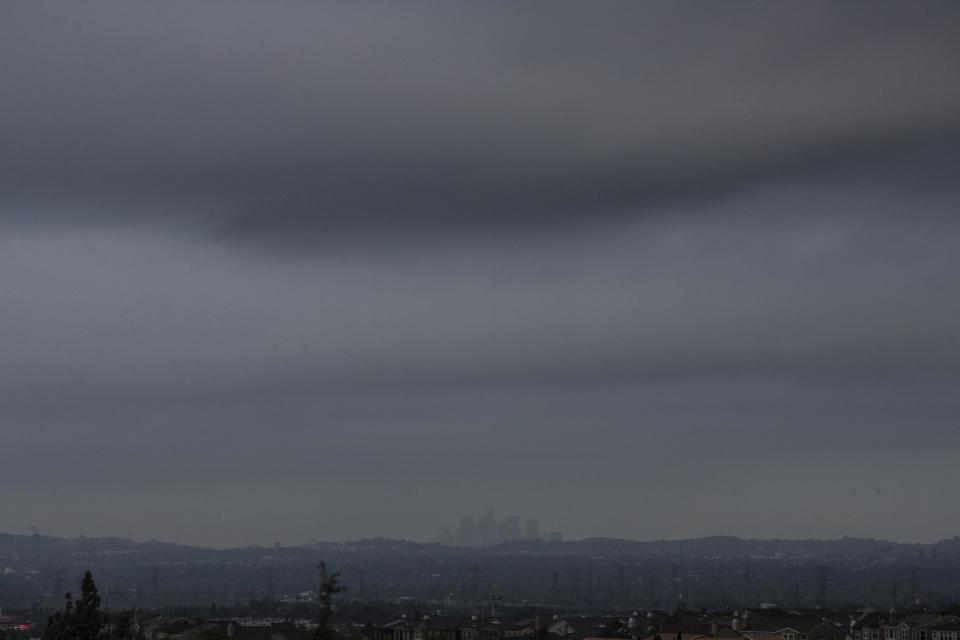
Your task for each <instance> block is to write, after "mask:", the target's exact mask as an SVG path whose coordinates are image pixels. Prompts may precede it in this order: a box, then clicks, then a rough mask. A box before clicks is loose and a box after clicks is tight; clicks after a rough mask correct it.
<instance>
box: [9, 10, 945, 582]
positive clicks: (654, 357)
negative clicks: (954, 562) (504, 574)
mask: <svg viewBox="0 0 960 640" xmlns="http://www.w3.org/2000/svg"><path fill="white" fill-rule="evenodd" d="M94 5H95V6H96V8H95V9H94V8H93V6H91V5H88V4H86V3H82V4H81V3H71V2H8V3H3V4H2V5H0V331H2V337H0V450H2V452H3V456H2V463H0V531H6V532H12V533H30V532H32V531H34V530H36V531H39V532H41V533H43V534H51V535H62V536H78V535H86V536H103V535H111V536H129V537H131V538H132V539H135V540H150V539H157V540H164V541H174V542H183V543H189V544H199V545H206V546H211V547H217V548H225V547H233V546H242V545H250V544H263V545H271V544H273V543H274V542H279V543H282V544H284V545H291V544H302V543H304V542H306V541H310V540H333V541H336V540H348V539H359V538H371V537H379V536H384V537H391V538H401V539H408V540H415V541H434V540H436V539H437V536H438V531H441V530H442V529H444V528H448V529H450V530H451V533H450V535H454V533H453V532H454V531H455V530H456V527H457V526H458V523H460V522H461V518H462V516H463V515H464V514H481V513H482V512H483V510H484V509H485V508H486V506H487V505H488V504H489V505H493V506H495V508H496V513H497V517H498V519H499V518H502V517H506V516H516V517H518V518H522V520H521V522H522V523H524V525H525V523H526V521H527V520H528V519H536V520H538V521H539V523H540V525H539V526H540V530H542V531H544V532H547V531H556V532H562V534H563V537H564V538H565V539H581V538H589V537H593V536H605V537H613V538H626V539H634V540H657V539H661V538H665V539H677V538H693V537H699V536H706V535H736V536H741V537H744V538H788V539H803V538H840V537H842V536H844V535H849V536H862V537H868V538H878V539H885V540H893V541H898V542H924V543H932V542H936V541H938V540H941V539H947V538H951V537H953V536H955V535H956V534H957V533H958V532H960V510H958V509H956V508H955V502H956V497H955V493H956V487H957V486H960V464H958V462H960V455H958V454H960V451H958V448H960V419H958V416H960V411H958V410H960V394H958V393H957V388H958V383H960V322H958V321H957V319H958V317H960V278H958V275H957V274H958V273H960V218H958V216H957V212H958V205H960V81H958V77H957V69H958V62H960V37H958V36H960V4H957V3H951V2H919V3H913V2H909V3H908V2H870V3H867V2H843V3H829V2H803V3H755V2H754V3H748V2H725V3H709V4H698V3H686V2H676V3H675V2H669V3H668V2H645V3H592V2H590V3H587V2H583V3H566V2H560V3H550V4H541V3H498V2H484V3H472V4H466V3H465V4H460V3H456V4H454V3H437V4H426V3H370V4H368V3H363V4H361V3H305V2H304V3H299V2H290V3H278V4H270V3H253V2H230V3H219V2H178V1H174V2H162V3H130V2H96V3H94ZM510 526H511V527H513V526H514V525H513V524H511V525H510ZM511 530H512V529H511ZM464 539H465V538H464ZM450 540H455V538H450ZM904 553H905V555H906V552H904ZM611 575H613V574H611ZM785 588H786V587H785Z"/></svg>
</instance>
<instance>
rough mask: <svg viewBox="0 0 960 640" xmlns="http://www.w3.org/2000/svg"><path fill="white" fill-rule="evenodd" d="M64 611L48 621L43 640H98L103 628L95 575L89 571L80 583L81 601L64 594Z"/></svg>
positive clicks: (58, 612)
mask: <svg viewBox="0 0 960 640" xmlns="http://www.w3.org/2000/svg"><path fill="white" fill-rule="evenodd" d="M64 601H65V602H64V606H63V611H57V612H56V613H55V614H54V615H53V616H51V617H50V619H49V620H48V621H47V629H46V631H44V633H43V640H96V638H97V636H98V635H100V628H101V627H102V626H103V614H102V613H101V612H100V593H99V592H98V591H97V584H96V582H94V580H93V575H92V574H91V573H90V572H89V571H87V572H85V573H84V574H83V582H81V583H80V599H79V600H77V601H76V602H74V601H73V595H72V594H70V593H66V594H64Z"/></svg>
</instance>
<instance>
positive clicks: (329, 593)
mask: <svg viewBox="0 0 960 640" xmlns="http://www.w3.org/2000/svg"><path fill="white" fill-rule="evenodd" d="M317 568H318V569H319V570H320V590H319V592H318V596H319V600H320V620H319V624H318V625H317V632H316V633H314V634H313V638H314V640H333V636H332V634H331V633H330V609H331V604H332V603H333V596H334V595H335V594H337V593H340V592H341V591H343V587H341V586H340V585H339V580H340V573H339V572H337V573H333V574H328V573H327V563H326V562H321V563H320V566H319V567H317Z"/></svg>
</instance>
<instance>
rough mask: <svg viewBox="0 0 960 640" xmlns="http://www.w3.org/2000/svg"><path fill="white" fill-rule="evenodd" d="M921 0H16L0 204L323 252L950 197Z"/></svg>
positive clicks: (930, 31)
mask: <svg viewBox="0 0 960 640" xmlns="http://www.w3.org/2000/svg"><path fill="white" fill-rule="evenodd" d="M923 7H924V9H923V10H917V9H916V8H915V7H912V6H907V5H903V4H899V5H898V4H882V5H881V4H871V5H869V6H866V5H854V4H844V5H836V4H827V3H823V4H820V3H806V4H804V5H802V6H789V5H775V6H774V5H764V6H757V5H755V4H727V5H724V6H723V7H722V8H720V7H716V8H710V9H704V8H702V7H694V6H692V5H659V6H650V5H644V6H639V5H632V4H621V5H609V6H607V7H605V8H604V9H603V10H602V11H600V10H596V9H588V8H586V7H583V6H577V5H567V6H565V7H562V8H557V7H553V8H552V9H551V10H550V11H549V12H547V13H544V12H543V11H533V10H531V9H530V8H524V7H516V6H515V5H510V4H485V5H483V6H475V7H473V8H470V7H464V6H460V7H451V6H446V7H427V6H423V5H417V6H414V7H408V8H404V9H398V8H397V7H396V6H395V5H383V6H379V7H376V6H371V5H366V6H361V7H358V6H356V5H327V6H325V7H318V6H315V5H299V4H290V5H285V6H284V8H283V9H278V8H275V7H273V8H270V9H267V8H266V7H263V6H258V5H254V4H249V5H232V6H231V7H230V10H229V12H225V11H224V8H223V7H222V6H217V5H214V4H205V5H201V6H197V5H194V4H176V3H175V4H172V5H170V4H167V5H164V6H163V7H159V6H157V7H136V8H132V7H129V6H125V5H110V9H109V10H105V11H102V12H90V11H85V10H81V9H79V8H77V7H74V6H70V5H63V4H43V3H40V4H36V5H29V6H24V5H20V6H8V7H6V8H5V9H4V14H5V15H4V16H3V18H4V19H3V24H4V25H5V26H4V27H2V28H3V30H4V37H3V39H2V44H0V47H2V53H3V55H2V56H0V59H2V61H3V62H0V64H2V65H3V69H2V72H3V76H4V78H5V81H4V83H3V86H2V88H0V91H2V93H3V96H2V97H3V100H2V101H0V105H2V106H0V113H2V125H0V126H2V129H0V133H2V136H0V142H2V145H3V154H2V158H0V169H2V171H0V187H2V192H3V196H4V197H3V199H2V201H0V206H2V207H3V212H2V215H3V216H4V219H5V220H6V221H7V222H8V223H18V222H19V223H25V222H32V223H38V224H44V223H52V224H55V223H72V224H83V223H86V222H93V223H97V222H100V221H106V222H110V223H118V222H122V223H128V224H129V223H134V224H138V223H141V222H144V221H147V222H151V223H154V224H165V223H172V224H175V225H178V226H180V227H181V228H182V227H183V226H184V225H186V227H187V228H195V229H197V230H200V231H203V232H208V233H209V232H212V233H216V234H217V235H218V236H219V237H223V238H226V239H227V240H230V239H252V240H255V241H262V242H272V241H277V240H288V241H294V242H298V243H300V244H306V245H307V246H309V244H310V243H313V244H314V245H315V246H320V245H322V244H324V243H322V242H321V241H322V240H323V239H324V238H328V239H329V238H336V237H338V236H341V235H342V234H344V233H356V234H360V235H361V236H362V235H379V236H382V235H384V234H387V235H391V236H393V237H396V236H398V235H400V236H403V235H423V234H436V233H440V234H444V235H449V234H458V233H459V234H463V233H467V234H471V236H473V237H476V236H477V235H478V234H479V235H480V236H482V235H483V234H486V233H493V234H499V233H503V232H510V231H511V230H527V231H543V230H550V229H555V228H560V229H563V228H569V227H574V228H582V227H584V226H588V225H597V224H604V223H608V222H617V221H624V220H630V219H635V218H638V217H644V216H650V215H655V214H662V213H663V211H664V210H665V209H667V210H669V209H674V210H676V209H677V208H681V207H686V206H689V205H691V204H695V203H697V202H704V201H711V200H714V199H717V198H725V197H729V196H731V195H736V194H739V193H743V192H750V191H752V190H758V189H763V188H766V187H768V186H770V185H775V184H780V183H783V182H797V181H804V182H810V183H814V184H820V183H824V182H827V183H829V182H833V183H845V184H856V183H858V182H859V183H860V184H864V183H866V184H870V185H873V186H874V188H883V189H891V190H900V191H903V190H906V191H916V190H918V189H924V190H930V189H935V190H941V191H942V190H947V191H949V192H953V191H954V190H955V189H956V184H957V181H956V180H955V178H956V175H957V173H958V169H960V168H958V165H957V159H956V155H957V154H955V153H953V152H952V150H953V149H955V148H956V146H957V144H958V142H960V83H957V82H955V81H954V77H953V76H954V73H955V62H956V60H957V59H958V55H960V46H958V45H957V39H956V38H955V37H954V36H955V34H956V33H957V30H958V28H960V11H957V10H956V8H955V6H951V5H949V4H934V3H930V4H924V5H923ZM65 201H68V202H70V203H72V206H71V207H69V209H70V211H69V212H67V211H65V208H64V207H63V206H62V203H63V202H65ZM33 203H36V204H37V206H31V205H32V204H33Z"/></svg>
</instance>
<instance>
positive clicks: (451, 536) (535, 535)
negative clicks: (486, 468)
mask: <svg viewBox="0 0 960 640" xmlns="http://www.w3.org/2000/svg"><path fill="white" fill-rule="evenodd" d="M513 540H543V541H545V542H562V541H563V533H561V532H560V531H545V532H542V533H541V531H540V521H539V520H537V519H536V518H530V519H527V520H526V522H525V528H522V526H521V517H520V516H509V515H508V516H506V517H505V518H504V519H503V520H502V521H499V522H498V521H497V519H496V512H495V510H494V507H493V506H492V505H487V508H486V509H485V510H484V512H483V513H482V514H481V515H480V516H479V517H477V518H474V516H473V515H472V514H465V515H464V516H462V517H461V518H460V524H459V525H458V526H457V527H456V528H450V527H441V528H440V530H439V531H438V532H437V537H436V541H437V542H438V543H440V544H444V545H452V546H453V545H455V546H461V547H490V546H493V545H497V544H500V543H501V542H509V541H513Z"/></svg>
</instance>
